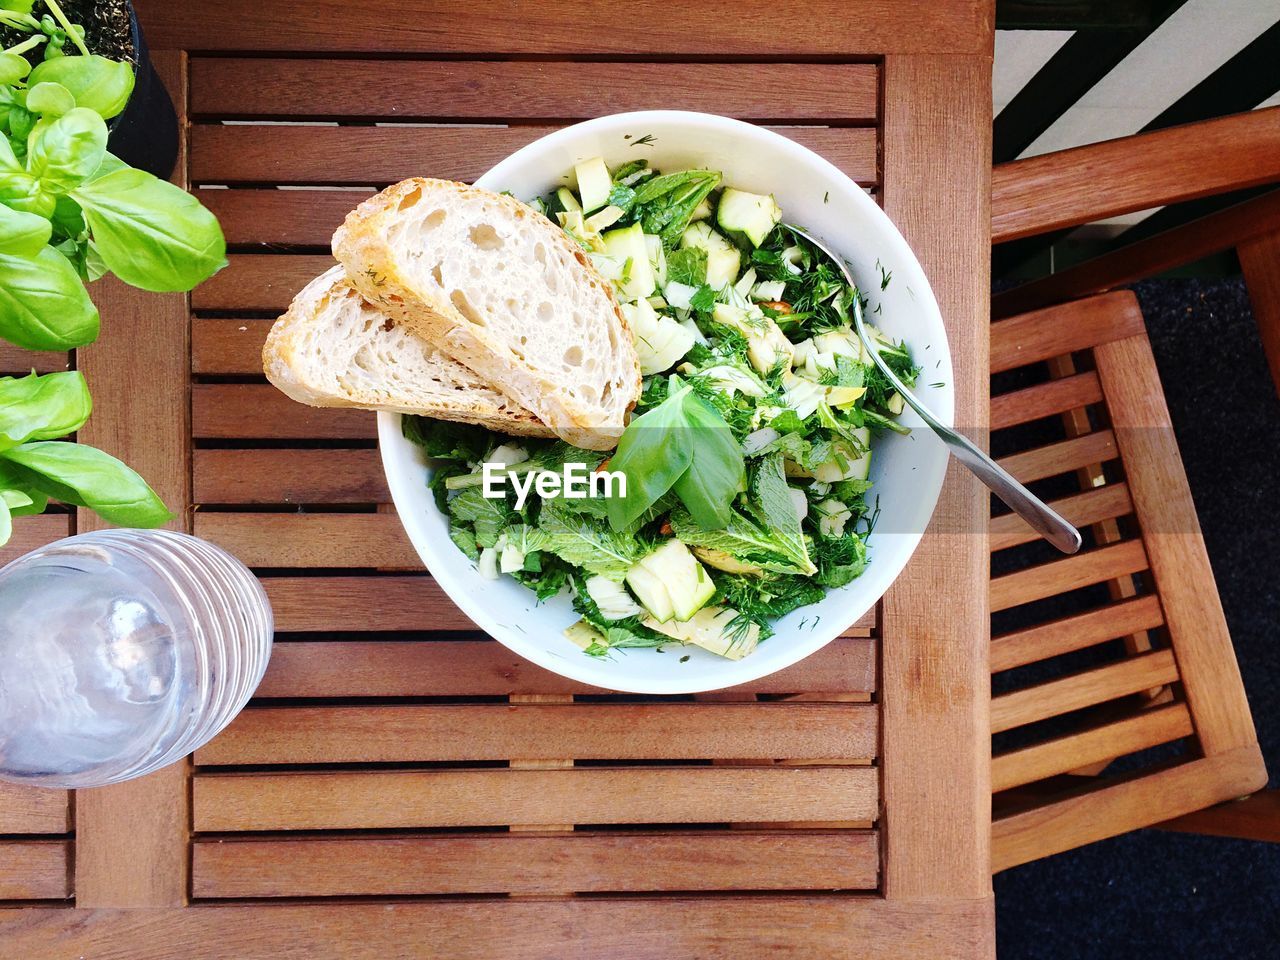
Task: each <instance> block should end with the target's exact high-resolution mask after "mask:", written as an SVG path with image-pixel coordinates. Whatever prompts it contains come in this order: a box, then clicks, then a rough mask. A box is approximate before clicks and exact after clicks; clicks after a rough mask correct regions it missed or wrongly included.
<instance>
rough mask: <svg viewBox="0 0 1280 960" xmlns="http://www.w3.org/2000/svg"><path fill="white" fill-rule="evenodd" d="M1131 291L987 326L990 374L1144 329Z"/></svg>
mask: <svg viewBox="0 0 1280 960" xmlns="http://www.w3.org/2000/svg"><path fill="white" fill-rule="evenodd" d="M1146 329H1147V328H1146V324H1144V323H1143V320H1142V311H1141V310H1140V309H1139V308H1138V298H1137V297H1135V296H1134V295H1133V292H1132V291H1130V290H1119V291H1116V292H1115V293H1107V294H1102V295H1100V296H1096V297H1089V298H1087V299H1085V300H1076V301H1073V302H1071V303H1064V304H1060V305H1058V306H1054V307H1045V308H1044V309H1043V310H1034V311H1032V312H1031V313H1024V314H1020V315H1018V316H1016V317H1010V318H1009V319H1008V320H1001V321H999V322H997V323H993V324H991V372H992V373H1003V372H1004V371H1005V370H1013V369H1014V368H1016V367H1025V366H1027V365H1028V364H1031V363H1035V362H1037V361H1039V360H1048V359H1049V358H1051V357H1057V356H1061V355H1062V354H1065V353H1074V352H1075V351H1077V350H1086V349H1088V348H1089V347H1092V346H1095V345H1097V344H1099V343H1105V342H1107V341H1108V340H1119V339H1122V338H1124V337H1133V336H1137V335H1139V334H1143V333H1145V332H1146Z"/></svg>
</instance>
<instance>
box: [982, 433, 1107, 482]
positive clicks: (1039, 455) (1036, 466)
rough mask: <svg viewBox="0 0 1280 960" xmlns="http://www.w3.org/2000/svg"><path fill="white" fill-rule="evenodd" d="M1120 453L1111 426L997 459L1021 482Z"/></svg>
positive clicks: (1097, 461) (1074, 468)
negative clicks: (1108, 428)
mask: <svg viewBox="0 0 1280 960" xmlns="http://www.w3.org/2000/svg"><path fill="white" fill-rule="evenodd" d="M1119 455H1120V453H1119V451H1118V450H1117V449H1116V438H1115V434H1113V433H1112V432H1111V431H1110V430H1098V431H1096V432H1094V433H1086V434H1085V435H1084V436H1082V437H1073V438H1071V439H1070V440H1062V441H1060V442H1058V443H1051V444H1048V445H1046V446H1043V447H1037V448H1036V449H1034V450H1027V451H1024V452H1023V453H1015V454H1011V455H1009V456H1007V457H1002V458H1001V459H1000V460H999V461H998V463H999V464H1000V466H1002V467H1004V468H1005V469H1006V470H1008V471H1009V472H1010V473H1011V474H1013V475H1014V476H1015V477H1017V478H1018V479H1019V480H1021V481H1022V482H1023V483H1030V482H1032V481H1033V480H1043V479H1044V478H1045V477H1056V476H1058V475H1059V474H1062V473H1070V472H1071V471H1073V470H1079V469H1080V468H1081V467H1087V466H1090V465H1091V464H1096V463H1106V462H1107V461H1108V460H1114V459H1116V458H1117V457H1118V456H1119Z"/></svg>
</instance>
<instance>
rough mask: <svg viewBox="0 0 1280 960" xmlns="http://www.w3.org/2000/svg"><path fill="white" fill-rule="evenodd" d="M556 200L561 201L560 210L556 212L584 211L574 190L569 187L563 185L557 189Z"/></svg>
mask: <svg viewBox="0 0 1280 960" xmlns="http://www.w3.org/2000/svg"><path fill="white" fill-rule="evenodd" d="M556 200H558V201H559V203H560V210H557V211H556V213H560V212H561V211H563V212H565V213H581V212H582V204H580V203H579V202H578V198H577V197H575V196H574V195H573V191H572V190H570V189H569V188H568V187H561V188H560V189H559V190H557V191H556Z"/></svg>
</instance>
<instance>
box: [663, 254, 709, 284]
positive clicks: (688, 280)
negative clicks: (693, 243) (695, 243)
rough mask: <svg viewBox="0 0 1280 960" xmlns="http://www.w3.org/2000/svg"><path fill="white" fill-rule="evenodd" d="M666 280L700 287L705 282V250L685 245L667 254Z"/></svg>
mask: <svg viewBox="0 0 1280 960" xmlns="http://www.w3.org/2000/svg"><path fill="white" fill-rule="evenodd" d="M667 282H668V283H683V284H685V285H686V286H690V287H700V286H702V285H703V284H704V283H706V282H707V251H705V250H703V249H702V248H701V247H685V248H684V249H683V250H672V251H671V252H670V253H668V254H667Z"/></svg>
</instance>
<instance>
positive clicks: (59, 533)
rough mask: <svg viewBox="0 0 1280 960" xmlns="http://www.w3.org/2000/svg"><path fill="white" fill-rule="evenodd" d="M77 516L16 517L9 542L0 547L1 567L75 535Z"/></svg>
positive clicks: (63, 514) (51, 514)
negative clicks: (56, 541) (25, 554)
mask: <svg viewBox="0 0 1280 960" xmlns="http://www.w3.org/2000/svg"><path fill="white" fill-rule="evenodd" d="M75 532H76V530H75V515H74V514H71V513H44V514H40V515H38V516H34V517H15V518H14V521H13V533H12V534H11V535H10V537H9V542H8V543H6V544H5V545H4V546H3V547H0V566H4V564H6V563H8V562H9V561H10V560H17V559H18V557H20V556H22V555H23V554H24V553H29V552H30V551H32V550H34V549H36V548H37V547H43V546H45V545H46V544H49V543H53V542H54V541H55V540H61V539H62V538H63V537H69V536H71V535H72V534H73V533H75Z"/></svg>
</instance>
